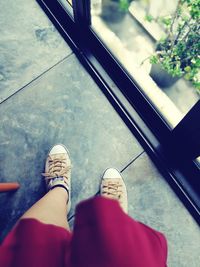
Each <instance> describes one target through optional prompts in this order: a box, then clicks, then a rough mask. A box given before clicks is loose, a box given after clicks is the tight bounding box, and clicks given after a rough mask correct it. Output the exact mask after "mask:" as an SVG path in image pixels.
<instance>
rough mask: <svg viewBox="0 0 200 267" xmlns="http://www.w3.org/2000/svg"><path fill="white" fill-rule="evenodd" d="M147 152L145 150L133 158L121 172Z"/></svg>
mask: <svg viewBox="0 0 200 267" xmlns="http://www.w3.org/2000/svg"><path fill="white" fill-rule="evenodd" d="M144 153H145V150H143V151H142V152H141V153H140V154H139V155H137V156H136V157H135V158H134V159H132V160H131V161H130V162H129V163H128V164H127V165H126V166H125V167H124V168H123V169H122V170H121V171H120V173H122V172H124V171H125V170H126V169H127V168H128V167H129V166H130V165H131V164H132V163H133V162H135V161H136V160H137V159H138V158H139V157H140V156H142V154H144Z"/></svg>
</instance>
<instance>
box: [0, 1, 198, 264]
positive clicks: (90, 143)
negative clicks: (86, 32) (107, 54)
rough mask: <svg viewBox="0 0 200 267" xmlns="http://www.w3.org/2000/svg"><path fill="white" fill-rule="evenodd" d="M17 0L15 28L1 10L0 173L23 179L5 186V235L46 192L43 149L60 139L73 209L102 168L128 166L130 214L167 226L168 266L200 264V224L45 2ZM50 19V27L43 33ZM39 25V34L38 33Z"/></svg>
mask: <svg viewBox="0 0 200 267" xmlns="http://www.w3.org/2000/svg"><path fill="white" fill-rule="evenodd" d="M17 2H18V4H17ZM17 2H16V3H15V2H13V1H12V5H11V1H7V2H5V3H0V6H2V7H1V8H5V10H7V13H8V14H10V15H9V16H11V17H12V16H13V18H16V19H17V21H18V23H19V24H20V25H24V27H19V26H16V25H14V26H13V28H12V23H11V22H9V21H8V19H7V18H6V13H5V14H4V16H3V18H2V17H0V21H1V28H0V31H1V32H3V33H5V32H7V33H6V34H5V35H4V38H3V39H1V40H0V47H1V49H2V53H1V56H0V57H2V58H3V60H2V59H1V61H0V62H1V69H0V71H2V72H1V75H2V76H1V77H3V78H2V79H0V88H1V89H0V97H1V99H2V100H3V101H2V103H1V105H0V114H1V121H0V181H7V182H9V181H18V182H19V183H20V184H21V188H20V189H19V190H18V191H17V192H15V193H1V194H0V234H1V240H2V239H3V238H4V236H5V235H6V234H7V233H8V232H9V230H10V229H11V228H12V226H13V225H14V224H15V222H16V221H17V219H18V218H19V217H20V216H21V215H22V214H23V212H24V211H26V210H27V209H28V208H29V207H30V206H31V205H32V204H33V203H34V202H35V201H37V200H38V199H39V198H40V197H41V196H42V195H43V194H44V193H45V185H44V181H43V180H42V176H41V173H42V172H43V171H44V162H45V159H46V155H47V153H48V150H49V149H50V147H51V146H53V145H54V144H55V143H63V144H65V145H66V146H67V147H68V149H69V151H70V154H71V158H72V163H73V169H72V189H73V194H72V210H71V213H70V216H73V215H74V212H75V206H76V204H77V203H78V202H79V201H81V200H83V199H85V198H88V197H91V196H93V195H94V194H96V192H97V191H98V189H99V183H100V177H101V174H102V172H103V171H104V169H105V168H107V167H109V166H114V167H116V168H118V169H119V170H120V171H122V170H124V171H123V172H122V173H123V176H124V180H125V182H126V184H127V188H128V195H129V214H130V216H132V217H134V218H136V219H137V220H141V221H142V222H144V223H147V224H149V225H150V226H152V227H154V228H156V229H158V230H160V231H162V232H164V233H165V235H166V236H167V238H168V244H169V266H175V267H179V266H180V267H184V266H187V267H188V266H190V267H197V266H198V263H199V262H200V258H199V257H200V256H199V251H200V233H199V228H198V226H197V224H196V223H195V222H194V220H193V219H192V217H191V216H190V214H189V213H188V212H187V211H186V209H185V208H184V207H183V206H182V204H181V203H180V201H179V200H178V199H177V197H176V195H175V194H174V193H173V191H172V190H171V189H170V187H169V186H168V184H167V183H166V182H165V180H164V179H163V177H162V176H161V175H160V173H159V172H158V171H157V169H156V168H155V166H154V165H153V164H152V162H151V161H150V159H149V158H148V156H147V154H146V153H145V152H144V150H143V148H142V147H141V146H140V144H139V143H138V141H137V140H136V138H135V137H134V136H133V135H132V134H131V133H130V131H129V130H128V129H127V127H126V125H125V124H124V123H123V121H122V120H121V118H120V117H119V116H118V114H117V113H116V111H115V110H114V109H113V107H112V106H111V104H110V103H109V102H108V100H107V99H106V97H105V96H104V95H103V94H102V92H101V90H100V89H99V88H98V86H97V85H96V84H95V82H94V81H93V80H92V78H91V77H90V76H89V74H88V73H87V72H86V70H85V69H84V68H83V66H82V65H81V64H80V62H79V61H78V60H77V58H76V56H75V55H74V54H73V53H72V51H71V49H70V48H69V47H68V45H67V44H66V43H64V41H63V40H62V38H61V37H60V36H59V34H58V33H57V32H56V30H55V29H54V27H53V26H52V24H51V23H50V22H49V21H48V19H47V18H46V16H45V14H44V13H43V12H42V10H41V9H40V8H39V7H38V6H37V4H36V3H35V2H34V1H29V4H28V2H27V1H25V0H18V1H17ZM19 4H21V5H22V6H23V8H22V9H19V7H18V5H19ZM25 9H26V12H27V13H28V14H29V16H28V15H23V12H24V10H25ZM0 10H1V9H0ZM33 11H34V16H33V17H32V16H30V14H31V13H33ZM15 13H16V14H15ZM8 14H7V15H8ZM23 23H24V24H23ZM36 25H37V27H36ZM45 25H49V26H48V27H49V29H51V30H50V32H48V33H42V29H44V28H45ZM36 28H37V29H38V32H39V33H41V40H38V39H37V37H36V35H35V34H33V33H34V31H35V29H36ZM40 30H41V31H40ZM9 32H10V34H9ZM31 33H32V34H31ZM48 34H50V36H48ZM9 35H10V37H9ZM39 35H40V34H39ZM6 36H7V37H6ZM13 36H15V38H16V42H15V46H14V48H13V44H12V42H10V44H9V38H10V40H12V39H13V38H14V37H13ZM6 39H7V41H6ZM23 40H26V41H23ZM55 44H56V45H55ZM6 58H7V60H6ZM22 61H23V62H24V64H25V63H26V62H27V64H29V67H28V68H25V67H24V66H26V64H25V65H23V64H21V62H22ZM70 225H71V227H73V218H72V219H71V221H70Z"/></svg>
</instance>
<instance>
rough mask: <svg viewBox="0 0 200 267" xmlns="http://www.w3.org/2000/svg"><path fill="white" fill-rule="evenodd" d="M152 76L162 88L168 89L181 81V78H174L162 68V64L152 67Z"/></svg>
mask: <svg viewBox="0 0 200 267" xmlns="http://www.w3.org/2000/svg"><path fill="white" fill-rule="evenodd" d="M150 76H151V78H152V79H153V80H154V81H155V82H156V83H157V85H158V86H159V87H161V88H168V87H170V86H172V85H174V84H175V83H176V82H177V81H178V80H179V79H180V78H179V77H172V76H171V75H170V74H169V73H167V71H166V70H163V69H162V68H161V65H160V64H153V65H151V71H150Z"/></svg>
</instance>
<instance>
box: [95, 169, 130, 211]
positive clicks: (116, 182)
mask: <svg viewBox="0 0 200 267" xmlns="http://www.w3.org/2000/svg"><path fill="white" fill-rule="evenodd" d="M100 194H101V196H103V197H108V198H112V199H116V200H118V201H119V204H120V206H121V208H122V209H123V211H124V212H126V213H128V199H127V191H126V185H125V183H124V181H123V178H122V176H121V174H120V173H119V171H118V170H116V169H114V168H109V169H107V170H106V171H105V172H104V174H103V177H102V182H101V186H100Z"/></svg>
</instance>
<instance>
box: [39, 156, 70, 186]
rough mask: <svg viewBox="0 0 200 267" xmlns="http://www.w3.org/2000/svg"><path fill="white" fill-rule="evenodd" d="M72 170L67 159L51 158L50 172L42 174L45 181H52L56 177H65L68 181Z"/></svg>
mask: <svg viewBox="0 0 200 267" xmlns="http://www.w3.org/2000/svg"><path fill="white" fill-rule="evenodd" d="M70 169H71V167H70V166H67V160H66V158H61V157H60V156H59V158H54V159H53V158H51V157H50V159H49V172H45V173H42V175H43V176H44V177H45V180H46V181H47V180H50V179H52V178H56V177H63V178H66V179H67V180H68V176H67V172H68V171H69V170H70Z"/></svg>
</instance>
